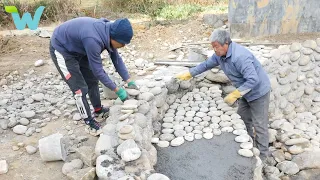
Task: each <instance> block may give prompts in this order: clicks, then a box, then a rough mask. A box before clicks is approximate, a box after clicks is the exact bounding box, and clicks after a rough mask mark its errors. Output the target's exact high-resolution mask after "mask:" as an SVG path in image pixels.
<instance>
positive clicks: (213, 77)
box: [205, 71, 230, 83]
mask: <svg viewBox="0 0 320 180" xmlns="http://www.w3.org/2000/svg"><path fill="white" fill-rule="evenodd" d="M205 78H206V79H208V80H210V81H212V82H217V83H229V82H230V80H229V79H228V77H227V76H226V75H225V74H224V73H216V74H215V73H213V72H212V71H208V74H207V75H206V77H205Z"/></svg>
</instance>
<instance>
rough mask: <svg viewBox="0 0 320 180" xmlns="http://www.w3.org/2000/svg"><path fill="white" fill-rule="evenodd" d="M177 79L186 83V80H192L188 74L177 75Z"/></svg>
mask: <svg viewBox="0 0 320 180" xmlns="http://www.w3.org/2000/svg"><path fill="white" fill-rule="evenodd" d="M176 78H177V79H179V80H181V81H186V80H189V79H191V78H192V75H191V73H190V72H185V73H182V74H178V75H177V76H176Z"/></svg>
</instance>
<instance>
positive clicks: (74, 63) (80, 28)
mask: <svg viewBox="0 0 320 180" xmlns="http://www.w3.org/2000/svg"><path fill="white" fill-rule="evenodd" d="M132 36H133V30H132V26H131V24H130V22H129V20H128V19H118V20H116V21H115V22H110V21H108V20H106V19H94V18H89V17H80V18H75V19H72V20H69V21H67V22H65V23H63V24H61V25H60V26H58V27H57V28H56V29H55V30H54V32H53V35H52V37H51V42H50V55H51V58H52V60H53V62H54V64H55V66H56V68H57V69H58V71H59V73H60V74H61V76H62V78H63V79H64V80H65V82H66V83H67V84H68V86H69V87H70V89H71V91H72V93H73V95H74V98H75V100H76V105H77V108H78V110H79V112H80V115H81V117H82V118H83V119H84V121H85V123H86V124H87V125H88V126H90V127H91V128H92V129H95V130H99V129H100V124H99V123H98V122H97V121H96V120H95V118H96V117H98V116H100V115H101V116H106V115H107V114H108V112H109V108H107V107H103V106H102V105H101V100H100V92H99V87H98V82H99V81H100V82H101V83H102V84H103V85H105V86H106V87H108V88H110V89H111V90H113V91H114V92H116V94H117V95H118V97H119V98H120V99H121V100H122V101H125V100H126V99H127V93H126V91H125V90H124V89H123V88H121V87H117V86H116V84H115V83H114V82H113V81H112V80H111V79H110V78H109V76H108V75H107V73H106V72H105V71H104V69H103V65H102V60H101V56H100V54H101V52H102V51H103V50H105V49H106V50H107V51H108V52H109V55H110V57H111V60H112V63H113V65H114V67H115V69H116V71H117V72H118V73H119V74H120V76H121V77H122V79H123V80H124V81H126V82H127V83H128V88H134V89H137V86H136V84H135V83H134V81H131V80H130V76H129V73H128V70H127V68H126V66H125V64H124V62H123V60H122V58H121V57H120V56H119V54H118V51H117V49H118V48H121V47H124V46H125V45H126V44H129V43H130V41H131V39H132ZM86 94H88V95H89V98H90V101H91V104H92V106H93V107H94V113H93V114H91V111H90V107H89V103H88V101H87V99H86Z"/></svg>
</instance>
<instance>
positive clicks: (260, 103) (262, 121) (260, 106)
mask: <svg viewBox="0 0 320 180" xmlns="http://www.w3.org/2000/svg"><path fill="white" fill-rule="evenodd" d="M269 102H270V92H268V93H267V94H266V95H264V96H262V97H260V98H259V99H256V100H254V101H251V102H248V101H247V100H246V99H244V98H241V99H239V108H238V114H239V115H240V116H241V118H242V120H243V121H244V123H245V125H246V127H247V131H248V134H249V135H250V136H251V138H252V139H253V140H254V144H255V145H256V147H257V148H258V149H259V150H260V157H261V159H264V158H266V157H267V156H268V153H269V131H268V123H269V118H268V112H269ZM252 127H254V129H255V137H254V134H253V130H252Z"/></svg>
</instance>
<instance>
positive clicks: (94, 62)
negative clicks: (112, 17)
mask: <svg viewBox="0 0 320 180" xmlns="http://www.w3.org/2000/svg"><path fill="white" fill-rule="evenodd" d="M111 24H112V22H110V21H108V20H107V19H95V18H90V17H80V18H75V19H72V20H69V21H67V22H65V23H63V24H61V25H60V26H58V27H57V28H56V29H55V30H54V32H53V35H52V37H51V44H52V46H53V48H54V49H56V50H57V51H58V52H59V53H61V54H62V55H63V56H64V57H66V61H67V57H74V56H77V57H79V56H80V57H81V56H87V57H88V61H89V65H90V67H89V68H91V70H92V72H93V74H94V75H95V76H96V77H97V79H98V80H99V81H101V83H102V84H104V85H105V86H106V87H108V88H110V89H111V90H114V89H116V85H115V83H114V82H113V81H112V80H111V79H110V78H109V76H108V75H107V74H106V72H105V71H104V69H103V65H102V60H101V56H100V54H101V53H102V51H103V50H105V49H106V50H107V51H108V52H109V55H110V58H111V60H112V63H113V65H114V67H115V69H116V71H117V72H118V73H119V75H120V76H121V77H122V79H123V80H124V81H127V80H128V79H129V73H128V70H127V68H126V66H125V64H124V62H123V60H122V58H121V57H120V56H119V53H118V51H117V49H114V48H112V47H111V44H110V32H109V30H110V25H111Z"/></svg>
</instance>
